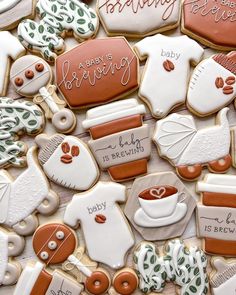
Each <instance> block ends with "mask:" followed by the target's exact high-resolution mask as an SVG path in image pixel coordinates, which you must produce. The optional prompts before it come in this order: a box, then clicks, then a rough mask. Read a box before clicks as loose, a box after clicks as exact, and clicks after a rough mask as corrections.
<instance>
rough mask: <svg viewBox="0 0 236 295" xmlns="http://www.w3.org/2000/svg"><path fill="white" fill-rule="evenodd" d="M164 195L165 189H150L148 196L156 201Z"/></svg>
mask: <svg viewBox="0 0 236 295" xmlns="http://www.w3.org/2000/svg"><path fill="white" fill-rule="evenodd" d="M165 193H166V189H165V188H164V187H160V188H158V189H156V188H153V189H150V195H151V196H152V197H154V198H156V199H161V198H162V197H163V196H164V195H165Z"/></svg>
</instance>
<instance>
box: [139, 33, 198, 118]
mask: <svg viewBox="0 0 236 295" xmlns="http://www.w3.org/2000/svg"><path fill="white" fill-rule="evenodd" d="M134 49H135V51H136V52H137V53H138V55H139V58H140V60H145V59H147V63H146V67H145V70H144V73H143V77H142V82H141V86H140V89H139V96H140V98H142V99H143V100H144V101H145V102H146V103H147V104H148V106H149V108H150V110H151V112H152V115H153V116H154V117H156V118H158V119H160V118H163V117H165V116H166V115H167V114H168V113H169V112H170V111H171V110H172V109H173V108H175V107H177V106H178V105H181V104H184V102H185V99H186V94H187V85H188V81H189V74H190V63H194V64H197V63H199V61H200V60H201V59H202V55H203V49H202V47H201V46H199V45H198V43H197V42H195V41H193V40H191V39H190V38H188V37H187V36H178V37H167V36H164V35H161V34H157V35H155V36H152V37H147V38H145V39H143V40H141V41H140V42H138V43H136V44H135V46H134Z"/></svg>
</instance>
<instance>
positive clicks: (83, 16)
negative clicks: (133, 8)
mask: <svg viewBox="0 0 236 295" xmlns="http://www.w3.org/2000/svg"><path fill="white" fill-rule="evenodd" d="M36 12H37V14H38V15H39V17H40V18H41V20H40V22H39V23H37V22H35V21H32V20H29V19H27V20H23V21H22V22H21V23H20V24H19V26H18V38H19V40H20V42H21V43H22V44H23V45H24V46H25V48H27V49H28V50H30V51H32V52H34V53H37V54H41V55H42V56H43V58H44V59H45V60H47V61H48V62H50V63H53V62H54V60H55V58H56V57H57V55H58V54H60V53H62V52H63V51H64V50H65V43H64V40H63V39H62V38H64V37H66V35H68V34H69V32H73V36H74V37H75V39H76V40H78V41H82V40H86V39H90V38H93V37H94V36H95V35H96V33H97V31H98V27H99V20H98V17H97V15H96V12H95V11H94V10H93V9H91V8H89V7H88V5H86V4H85V3H83V2H81V1H80V0H63V1H61V0H39V1H38V3H37V5H36Z"/></svg>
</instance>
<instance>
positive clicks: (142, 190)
mask: <svg viewBox="0 0 236 295" xmlns="http://www.w3.org/2000/svg"><path fill="white" fill-rule="evenodd" d="M195 207H196V201H195V199H194V198H193V197H192V195H191V194H190V192H189V191H188V190H187V188H186V187H185V185H184V184H183V183H182V182H181V181H180V180H179V178H178V177H177V176H176V175H175V174H174V173H173V172H165V173H153V174H148V175H147V176H144V177H139V178H137V179H136V180H135V181H134V183H133V185H132V187H131V191H130V193H129V197H128V201H127V203H126V206H125V209H124V213H125V215H126V216H127V218H128V219H129V221H130V222H131V224H132V225H133V227H134V228H135V229H136V230H137V231H138V232H139V233H140V234H141V236H142V237H143V238H144V239H145V240H148V241H158V240H167V239H170V238H174V237H178V236H181V235H182V234H183V233H184V231H185V229H186V227H187V225H188V222H189V220H190V218H191V216H192V213H193V211H194V209H195Z"/></svg>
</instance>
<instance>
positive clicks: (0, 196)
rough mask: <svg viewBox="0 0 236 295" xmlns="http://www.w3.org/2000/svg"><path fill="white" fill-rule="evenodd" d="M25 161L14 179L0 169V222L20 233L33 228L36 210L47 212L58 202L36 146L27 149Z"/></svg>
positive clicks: (50, 211)
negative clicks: (39, 161)
mask: <svg viewBox="0 0 236 295" xmlns="http://www.w3.org/2000/svg"><path fill="white" fill-rule="evenodd" d="M27 164H28V167H27V169H26V170H25V171H24V172H23V173H21V175H20V176H18V177H17V178H16V179H15V180H14V179H13V178H12V177H11V175H10V174H9V173H8V172H7V171H6V170H0V224H3V225H4V226H7V227H11V228H13V229H14V231H15V232H17V233H18V234H19V235H22V236H26V235H30V234H32V233H33V232H34V230H35V229H36V228H37V226H38V220H37V218H36V216H35V213H36V212H38V213H40V214H42V215H51V214H53V213H54V212H55V211H56V210H57V208H58V206H59V198H58V196H57V194H56V193H55V192H54V191H52V190H51V189H50V186H49V183H48V180H47V178H46V177H45V175H44V173H43V171H42V170H41V169H40V166H39V164H38V161H37V149H36V147H31V148H30V149H29V151H28V152H27Z"/></svg>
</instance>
